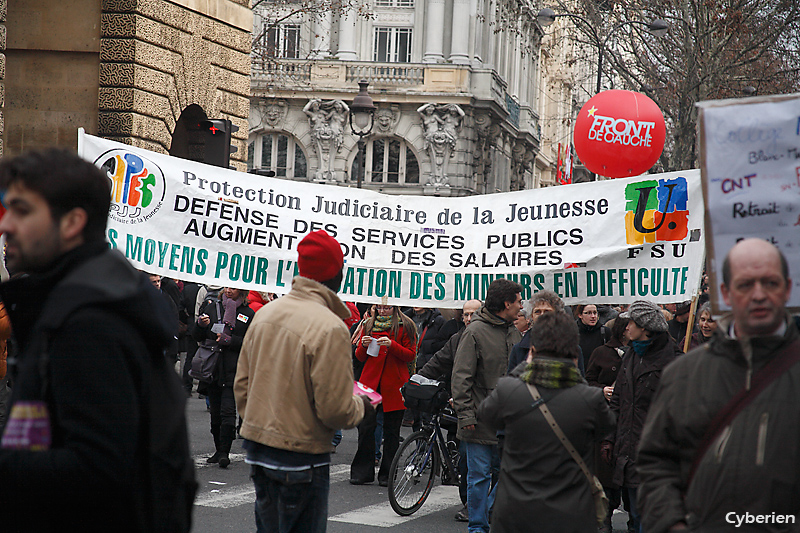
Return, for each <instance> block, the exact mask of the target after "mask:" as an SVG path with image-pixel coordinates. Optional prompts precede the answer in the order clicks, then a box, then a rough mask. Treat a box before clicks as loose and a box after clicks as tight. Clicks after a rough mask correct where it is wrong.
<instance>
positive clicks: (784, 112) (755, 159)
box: [699, 94, 800, 311]
mask: <svg viewBox="0 0 800 533" xmlns="http://www.w3.org/2000/svg"><path fill="white" fill-rule="evenodd" d="M699 106H700V156H701V163H702V164H701V171H702V175H703V187H704V193H705V198H706V210H707V215H706V216H707V220H706V223H707V226H706V227H707V230H708V231H707V233H708V236H709V237H708V246H709V260H710V265H709V271H710V272H709V273H710V274H711V279H712V283H711V285H712V288H713V289H714V292H713V293H712V294H713V295H714V298H713V302H714V305H715V309H717V310H720V311H721V310H727V309H729V307H728V306H727V305H725V302H724V301H723V299H722V297H721V296H720V295H719V291H718V290H717V289H718V288H719V284H720V283H721V282H722V263H723V260H724V259H725V255H726V254H727V253H728V250H730V249H731V247H732V246H733V245H734V244H736V242H738V241H739V240H741V239H744V238H747V237H758V238H763V239H766V240H768V241H770V242H771V243H773V244H775V245H776V246H777V247H778V248H780V250H781V251H782V252H783V254H784V255H785V256H786V260H787V262H788V263H789V265H793V266H795V267H797V266H798V265H800V94H794V95H785V96H768V97H762V98H748V99H738V100H717V101H708V102H701V103H700V104H699ZM791 274H792V272H791V271H790V275H791ZM792 277H793V278H794V291H792V295H791V300H790V301H789V306H790V307H794V308H800V272H794V275H793V276H792Z"/></svg>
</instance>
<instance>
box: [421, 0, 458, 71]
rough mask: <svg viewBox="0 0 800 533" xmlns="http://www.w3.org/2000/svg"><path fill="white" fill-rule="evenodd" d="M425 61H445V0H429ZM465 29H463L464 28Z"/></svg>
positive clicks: (427, 3)
mask: <svg viewBox="0 0 800 533" xmlns="http://www.w3.org/2000/svg"><path fill="white" fill-rule="evenodd" d="M426 6H427V13H425V55H424V56H422V62H423V63H443V62H444V53H443V51H444V0H427V2H426ZM462 31H463V29H462Z"/></svg>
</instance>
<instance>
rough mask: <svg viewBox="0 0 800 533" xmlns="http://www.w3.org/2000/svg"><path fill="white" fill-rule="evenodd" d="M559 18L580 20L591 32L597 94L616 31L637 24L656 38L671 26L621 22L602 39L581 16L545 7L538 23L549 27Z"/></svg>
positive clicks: (664, 23)
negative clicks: (608, 50)
mask: <svg viewBox="0 0 800 533" xmlns="http://www.w3.org/2000/svg"><path fill="white" fill-rule="evenodd" d="M558 17H569V18H573V19H577V20H580V21H581V22H583V24H584V26H585V27H586V28H587V29H588V30H589V35H591V36H592V40H593V41H594V44H595V46H596V47H597V86H596V88H595V94H597V93H599V92H600V86H601V82H602V79H603V58H604V57H605V50H606V44H607V43H608V39H609V37H611V35H613V34H614V32H615V31H617V30H618V29H620V28H622V27H623V26H628V25H632V24H637V25H640V26H646V27H647V29H648V31H649V32H650V33H652V34H653V35H655V36H656V37H663V36H664V35H666V34H667V31H668V30H669V24H667V23H666V22H665V21H663V20H661V19H655V20H653V21H651V22H642V21H640V20H626V21H625V22H620V23H619V24H617V25H616V26H614V27H613V28H611V30H609V32H608V33H607V34H606V36H605V37H604V38H602V39H601V38H600V35H599V34H598V33H597V30H596V29H595V27H594V26H593V25H592V23H591V22H589V21H588V20H587V19H585V18H584V17H582V16H580V15H575V14H573V13H556V12H555V11H553V10H552V9H550V8H549V7H545V8H543V9H541V10H539V13H538V14H537V15H536V21H537V22H538V23H539V24H540V25H541V26H549V25H551V24H552V23H554V22H555V21H556V18H558Z"/></svg>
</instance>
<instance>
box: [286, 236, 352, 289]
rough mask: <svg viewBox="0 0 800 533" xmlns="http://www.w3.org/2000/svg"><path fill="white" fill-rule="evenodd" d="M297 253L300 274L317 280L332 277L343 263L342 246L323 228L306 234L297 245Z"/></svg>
mask: <svg viewBox="0 0 800 533" xmlns="http://www.w3.org/2000/svg"><path fill="white" fill-rule="evenodd" d="M297 255H298V257H297V267H298V269H299V270H300V275H301V276H303V277H304V278H309V279H313V280H315V281H319V282H323V281H328V280H330V279H333V277H334V276H336V274H338V273H339V271H340V270H341V269H342V266H343V265H344V254H343V253H342V247H341V246H339V242H338V241H337V240H336V239H334V238H333V237H331V236H330V235H328V234H327V233H326V232H325V230H319V231H312V232H311V233H309V234H308V235H306V236H305V237H304V238H303V240H302V241H300V244H298V245H297Z"/></svg>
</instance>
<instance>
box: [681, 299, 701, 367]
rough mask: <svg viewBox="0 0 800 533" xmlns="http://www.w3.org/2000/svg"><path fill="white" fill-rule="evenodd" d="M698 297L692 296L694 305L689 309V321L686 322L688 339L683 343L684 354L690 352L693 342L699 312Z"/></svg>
mask: <svg viewBox="0 0 800 533" xmlns="http://www.w3.org/2000/svg"><path fill="white" fill-rule="evenodd" d="M697 298H698V295H697V294H695V295H694V296H692V305H691V306H690V307H689V320H688V321H687V322H686V337H685V339H684V341H683V353H686V352H688V351H689V344H690V343H691V342H692V330H693V329H694V314H695V312H696V311H697Z"/></svg>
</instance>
